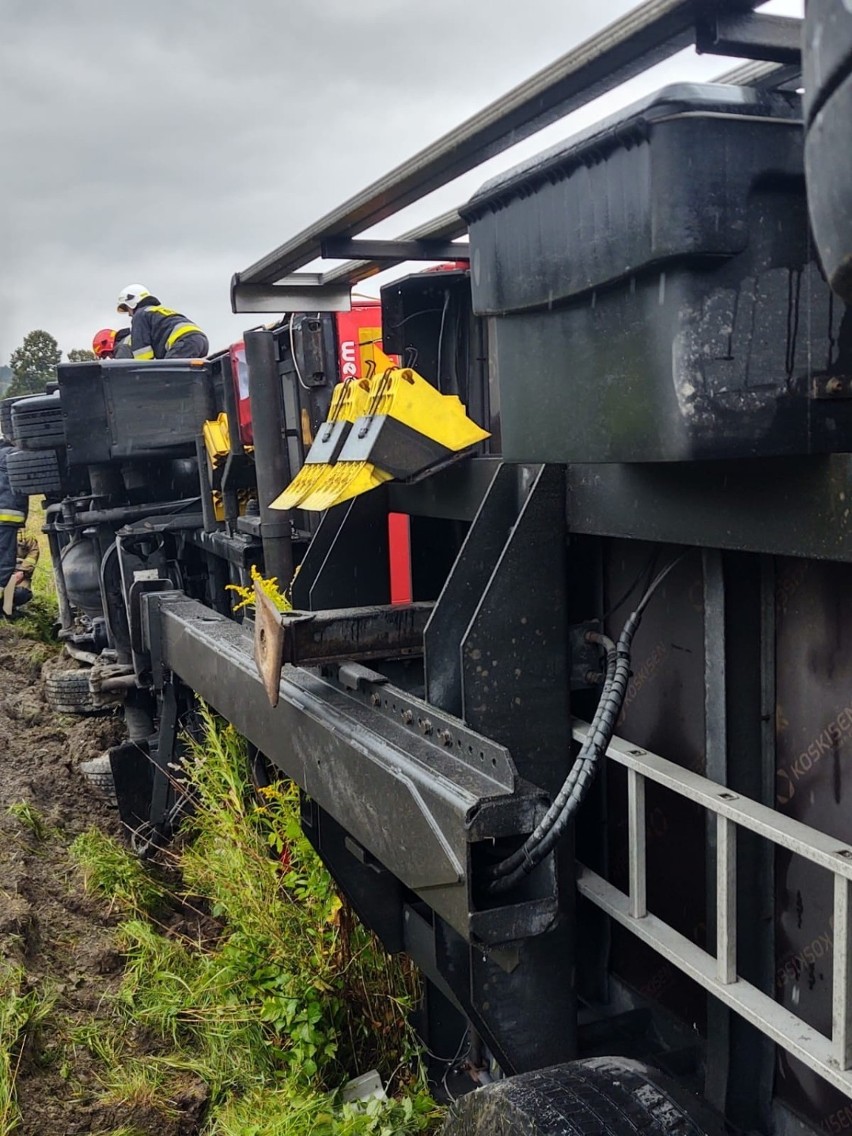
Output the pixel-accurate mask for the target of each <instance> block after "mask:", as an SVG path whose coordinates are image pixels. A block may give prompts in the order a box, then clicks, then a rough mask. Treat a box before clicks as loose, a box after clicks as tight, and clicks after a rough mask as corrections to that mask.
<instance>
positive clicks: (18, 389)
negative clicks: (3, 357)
mask: <svg viewBox="0 0 852 1136" xmlns="http://www.w3.org/2000/svg"><path fill="white" fill-rule="evenodd" d="M94 358H95V353H94V352H93V351H89V349H88V348H86V347H75V348H73V349H72V350H71V351H69V352H68V362H69V363H82V362H85V361H86V360H88V359H94ZM61 362H62V351H61V350H60V348H59V344H58V343H57V342H56V340H55V339H54V338H53V336H52V335H50V333H49V332H47V331H42V330H41V329H37V330H36V331H31V332H29V333H28V334H27V335H25V336H24V341H23V343H22V344H21V346H20V347H18V348H16V349H15V350H14V351H13V352H12V354H11V357H10V358H9V368H8V369H9V371H10V372H11V374H10V381H9V385H8V386H7V387H6V390H5V392H3V393H4V396H5V397H6V398H10V397H16V398H17V397H19V396H20V395H26V394H40V393H41V392H42V391H43V390H44V389H45V387H46V386H47V384H48V383H50V382H53V381H54V380H55V379H56V366H57V364H58V363H61ZM3 370H5V368H0V371H3ZM0 377H2V376H0Z"/></svg>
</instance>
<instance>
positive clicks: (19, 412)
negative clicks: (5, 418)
mask: <svg viewBox="0 0 852 1136" xmlns="http://www.w3.org/2000/svg"><path fill="white" fill-rule="evenodd" d="M12 432H13V434H14V436H15V442H16V443H17V445H18V446H20V447H21V449H23V450H52V449H55V448H56V447H57V446H62V447H64V446H65V421H64V419H63V417H62V404H61V402H60V400H59V396H58V395H33V397H32V398H22V399H20V400H19V401H18V402H16V403H15V405H14V406H13V408H12Z"/></svg>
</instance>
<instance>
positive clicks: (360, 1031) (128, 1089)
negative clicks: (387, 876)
mask: <svg viewBox="0 0 852 1136" xmlns="http://www.w3.org/2000/svg"><path fill="white" fill-rule="evenodd" d="M204 720H205V738H204V741H203V743H200V744H195V745H194V746H193V748H192V750H191V754H190V757H189V759H188V762H187V775H188V776H189V778H190V781H191V783H192V786H193V791H194V793H195V796H196V802H197V803H196V810H195V812H194V815H193V817H192V819H191V820H190V821H189V822H188V825H187V827H186V829H185V831H184V833H183V834H182V838H181V842H180V845H179V849H178V851H177V852H176V853H175V863H174V865H173V867H174V868H175V869H176V870H177V871H178V872H179V877H180V878H181V879H182V881H183V891H182V892H181V894H180V895H178V896H173V897H172V901H173V903H174V905H175V906H176V907H177V908H178V909H179V910H180V911H182V912H183V913H184V916H185V919H188V920H189V925H190V926H191V925H192V919H193V918H194V916H193V910H194V909H197V908H198V906H199V905H201V906H202V907H204V908H205V909H206V911H207V912H209V914H208V915H206V916H204V917H202V918H198V912H197V910H196V915H195V919H196V923H197V927H196V930H195V931H191V930H189V929H188V927H187V926H184V929H183V930H180V931H178V932H177V933H176V932H175V931H174V930H168V931H167V930H164V928H163V926H162V925H161V924H160V923H159V922H158V919H159V918H160V917H161V916H162V908H163V904H164V902H165V901H166V899H167V896H166V894H165V891H164V887H163V884H162V883H161V881H160V880H159V879H157V878H156V877H154V876H152V875H151V874H150V871H149V869H147V868H144V867H143V866H142V865H140V864H139V863H138V862H137V861H136V860H134V859H133V858H132V857H131V856H130V855H129V853H128V852H127V851H126V850H125V849H124V848H122V847H121V846H120V845H118V844H117V843H116V842H115V841H112V840H111V839H110V838H108V837H106V836H104V835H103V834H101V833H95V832H89V833H85V834H84V835H83V836H82V837H78V839H77V840H76V841H75V842H74V845H73V846H72V853H73V855H74V857H75V858H76V859H77V861H78V863H79V864H80V866H81V869H82V871H83V878H84V880H85V883H86V887H87V889H88V890H89V891H91V892H93V893H94V894H97V895H99V896H100V897H101V898H102V899H103V900H104V901H105V902H108V903H109V904H110V905H111V906H112V907H113V909H117V910H120V911H122V912H124V913H125V915H126V918H125V920H124V922H123V923H122V924H121V926H120V927H119V928H118V931H117V935H118V945H119V948H120V950H121V951H122V952H123V954H124V956H125V959H126V970H125V975H124V979H123V982H122V986H121V990H120V993H119V995H118V1000H117V1009H118V1011H119V1014H120V1020H121V1021H122V1022H123V1027H122V1028H123V1029H124V1030H125V1031H127V1034H128V1035H129V1033H130V1032H131V1031H136V1032H138V1031H139V1030H141V1031H143V1033H144V1034H145V1036H147V1037H149V1038H150V1039H151V1040H152V1042H153V1047H154V1049H155V1050H156V1052H155V1054H154V1055H149V1056H147V1057H138V1056H136V1055H133V1052H132V1047H131V1046H129V1045H128V1044H126V1042H125V1038H124V1037H123V1036H122V1034H121V1030H119V1032H118V1033H116V1034H114V1035H112V1036H109V1035H105V1034H104V1032H103V1031H97V1032H96V1031H88V1032H87V1031H85V1030H83V1031H82V1032H81V1031H79V1030H78V1031H77V1035H76V1043H77V1044H83V1045H85V1046H86V1047H87V1048H88V1049H89V1051H90V1052H91V1053H92V1054H93V1055H94V1056H96V1057H97V1059H98V1060H99V1061H100V1062H101V1064H102V1066H103V1069H104V1072H103V1074H102V1076H101V1080H102V1092H103V1098H104V1100H105V1101H106V1102H109V1101H112V1100H118V1099H123V1100H138V1101H140V1102H144V1103H145V1104H146V1105H147V1106H151V1107H154V1106H156V1107H158V1108H159V1109H160V1110H161V1112H162V1114H163V1116H164V1117H166V1116H168V1115H169V1109H170V1108H171V1104H170V1102H171V1101H173V1100H174V1099H175V1095H176V1093H177V1092H178V1088H179V1086H180V1084H182V1083H183V1084H185V1083H186V1081H187V1078H189V1079H190V1081H191V1082H193V1083H195V1084H199V1083H200V1084H202V1085H203V1086H204V1092H205V1095H206V1097H207V1100H208V1106H207V1115H206V1121H205V1124H204V1127H203V1132H204V1134H205V1136H261V1134H263V1136H267V1134H268V1136H302V1134H305V1136H307V1134H308V1133H314V1134H316V1136H362V1134H365V1136H366V1134H376V1136H408V1134H411V1133H416V1132H422V1131H426V1130H427V1129H429V1128H431V1127H433V1125H434V1123H435V1121H436V1119H437V1115H438V1114H437V1110H436V1108H435V1106H434V1104H433V1102H432V1101H431V1098H430V1097H429V1095H428V1093H427V1091H426V1089H425V1083H424V1080H423V1076H422V1073H421V1069H420V1064H419V1058H418V1049H417V1044H416V1041H415V1038H414V1036H413V1033H412V1030H411V1028H410V1025H409V1018H410V1015H411V1012H412V1010H413V1008H414V1006H415V1003H416V1001H417V998H418V995H419V991H418V986H417V981H416V978H415V975H414V973H413V971H412V969H411V968H410V966H409V965H408V964H407V963H406V962H405V961H401V960H399V959H394V958H390V957H389V956H388V955H386V954H385V952H384V950H383V949H382V947H381V945H380V944H379V943H378V941H377V940H376V939H375V938H374V937H373V936H371V935H370V934H369V933H368V932H367V931H366V930H365V929H364V928H363V927H362V926H361V925H360V924H359V923H358V922H357V920H356V919H355V918H354V916H353V915H352V913H351V912H350V911H349V910H348V909H347V908H346V906H345V905H344V904H343V903H342V901H341V899H340V896H339V895H338V893H337V891H336V890H335V888H334V885H333V882H332V880H331V878H330V877H329V875H328V873H327V872H326V871H325V869H324V868H323V866H322V864H321V862H320V861H319V859H318V858H317V856H316V855H315V853H314V852H313V850H312V848H311V847H310V845H309V844H308V842H307V840H306V839H305V837H304V836H303V834H302V832H301V828H300V825H299V818H298V798H297V794H296V791H295V789H294V787H292V786H290V785H288V784H287V785H283V784H282V785H278V786H274V787H272V788H270V789H268V790H266V791H265V793H264V794H263V797H262V799H261V800H259V799H258V796H257V794H256V793H255V791H254V790H253V789H252V787H251V780H250V777H249V766H248V758H247V754H246V748H245V745H244V743H243V741H242V739H241V738H239V736H238V735H237V734H236V733H235V732H234V730H233V729H232V728H231V727H229V726H225V725H223V724H221V723H220V722H218V721H216V720H214V719H213V718H212V716H210V715H209V714H206V713H205V714H204ZM187 913H188V914H187ZM171 923H172V924H173V923H174V920H172V921H171ZM211 924H212V931H211ZM202 925H204V926H205V927H206V932H205V933H204V934H202V933H201V931H200V929H199V928H200V927H201V926H202ZM373 1068H376V1069H378V1070H379V1071H380V1073H381V1075H382V1077H383V1080H384V1083H385V1084H386V1085H387V1086H388V1091H389V1095H390V1097H391V1099H390V1100H388V1101H379V1100H376V1101H370V1102H368V1103H363V1104H354V1105H347V1104H343V1103H342V1102H341V1100H340V1097H339V1089H340V1088H341V1086H342V1085H343V1084H344V1083H345V1082H346V1081H347V1080H348V1079H349V1078H350V1077H354V1076H357V1075H358V1074H360V1073H363V1072H367V1071H368V1070H370V1069H373Z"/></svg>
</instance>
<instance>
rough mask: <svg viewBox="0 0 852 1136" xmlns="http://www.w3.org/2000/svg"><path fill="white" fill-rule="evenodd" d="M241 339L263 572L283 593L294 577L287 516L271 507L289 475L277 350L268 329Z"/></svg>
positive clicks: (289, 519)
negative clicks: (245, 374)
mask: <svg viewBox="0 0 852 1136" xmlns="http://www.w3.org/2000/svg"><path fill="white" fill-rule="evenodd" d="M244 338H245V345H246V365H247V367H248V375H249V403H250V406H251V421H252V432H253V435H254V453H255V470H256V472H257V504H258V509H259V511H260V537H261V541H262V542H263V569H264V572H265V573H266V575H267V576H273V577H274V578H275V579H276V580H278V584H279V586H280V587H281V588H282V589H283V588H286V587H287V586H288V585H289V583H290V581H291V579H292V578H293V567H294V565H293V547H292V542H291V534H292V525H291V517H290V513H289V512H281V510H278V509H273V508H272V507H271V505H272V502H273V501H274V500H275V498H276V497H277V496H278V494H279V493H280V492H281V491H282V489H284V487H285V486H286V485H289V483H290V476H291V474H290V458H289V454H288V450H287V442H286V437H285V422H284V400H283V397H282V393H281V376H280V374H279V371H278V352H277V348H276V345H275V336H274V335H273V334H272V332H271V331H247V332H246V333H245V337H244Z"/></svg>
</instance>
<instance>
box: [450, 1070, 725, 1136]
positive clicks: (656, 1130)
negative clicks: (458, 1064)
mask: <svg viewBox="0 0 852 1136" xmlns="http://www.w3.org/2000/svg"><path fill="white" fill-rule="evenodd" d="M702 1114H703V1115H702ZM695 1116H701V1120H700V1121H698V1120H696V1119H694V1117H695ZM721 1130H722V1128H721V1124H720V1123H719V1122H718V1121H717V1119H716V1118H715V1117H714V1116H713V1114H712V1113H709V1112H708V1110H707V1109H706V1106H703V1105H702V1104H701V1102H699V1101H698V1100H697V1098H696V1100H695V1107H694V1108H693V1106H692V1101H691V1099H690V1098H689V1097H688V1095H687V1094H686V1093H685V1091H684V1090H683V1089H681V1088H680V1087H679V1086H676V1085H674V1084H671V1083H667V1080H666V1078H665V1077H663V1076H662V1075H661V1074H658V1073H656V1072H655V1071H654V1070H651V1069H649V1068H648V1067H647V1066H645V1065H641V1064H639V1062H636V1061H628V1060H626V1059H624V1058H617V1057H596V1058H592V1059H591V1060H588V1061H574V1062H571V1063H570V1064H568V1065H555V1066H553V1068H552V1069H541V1070H538V1071H536V1072H534V1073H524V1074H522V1075H521V1076H518V1077H509V1078H508V1079H507V1080H505V1081H497V1082H495V1083H494V1084H492V1085H486V1086H485V1087H484V1088H481V1089H476V1090H475V1091H474V1092H472V1093H468V1094H467V1095H466V1096H463V1097H461V1098H459V1100H457V1101H456V1102H455V1104H454V1105H453V1106H452V1108H451V1109H450V1112H449V1114H448V1116H447V1119H446V1121H445V1124H444V1129H443V1136H591V1134H595V1136H604V1134H606V1136H622V1134H623V1136H633V1134H635V1133H636V1132H637V1131H638V1132H641V1133H642V1136H705V1134H707V1133H714V1134H715V1133H719V1132H721Z"/></svg>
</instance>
